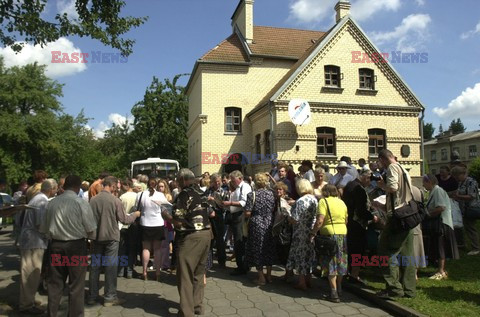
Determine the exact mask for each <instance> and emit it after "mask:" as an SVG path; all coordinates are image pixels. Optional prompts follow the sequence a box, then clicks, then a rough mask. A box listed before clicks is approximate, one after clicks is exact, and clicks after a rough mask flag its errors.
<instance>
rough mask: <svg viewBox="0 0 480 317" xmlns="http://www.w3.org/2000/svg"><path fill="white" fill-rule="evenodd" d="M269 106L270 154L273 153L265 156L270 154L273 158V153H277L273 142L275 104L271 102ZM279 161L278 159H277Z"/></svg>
mask: <svg viewBox="0 0 480 317" xmlns="http://www.w3.org/2000/svg"><path fill="white" fill-rule="evenodd" d="M268 104H269V106H270V109H269V112H270V145H271V146H270V152H271V153H265V154H270V157H272V154H273V153H276V152H275V147H276V146H275V143H274V142H273V140H274V139H273V132H274V131H273V128H274V127H273V125H274V122H273V102H272V101H269V102H268ZM277 159H278V158H277Z"/></svg>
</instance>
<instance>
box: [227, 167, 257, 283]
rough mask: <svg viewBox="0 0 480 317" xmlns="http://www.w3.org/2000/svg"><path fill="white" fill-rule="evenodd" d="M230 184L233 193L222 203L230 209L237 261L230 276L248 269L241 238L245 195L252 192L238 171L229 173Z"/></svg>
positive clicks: (244, 272)
mask: <svg viewBox="0 0 480 317" xmlns="http://www.w3.org/2000/svg"><path fill="white" fill-rule="evenodd" d="M230 182H232V184H233V185H234V186H235V191H234V192H233V193H232V195H231V196H230V201H226V202H224V206H225V207H228V208H230V214H231V215H232V223H231V228H232V232H233V239H234V252H235V258H236V260H237V268H236V269H235V271H233V272H232V273H231V275H242V274H247V271H248V268H247V266H246V265H245V261H244V257H245V241H244V238H243V230H242V229H243V222H244V221H245V215H244V209H243V208H244V207H245V204H246V203H247V195H248V193H250V192H252V188H251V187H250V185H248V184H247V183H245V182H244V181H243V174H242V173H241V172H240V171H233V172H231V173H230Z"/></svg>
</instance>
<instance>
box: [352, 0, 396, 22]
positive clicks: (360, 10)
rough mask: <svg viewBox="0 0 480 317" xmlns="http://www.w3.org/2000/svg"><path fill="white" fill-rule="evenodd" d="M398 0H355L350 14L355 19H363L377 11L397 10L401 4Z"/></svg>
mask: <svg viewBox="0 0 480 317" xmlns="http://www.w3.org/2000/svg"><path fill="white" fill-rule="evenodd" d="M401 4H402V3H401V1H400V0H383V1H372V0H357V1H355V2H352V8H351V10H352V16H353V17H354V18H355V20H358V21H365V20H367V19H368V18H370V17H371V16H373V15H374V14H375V13H377V12H379V11H394V12H395V11H397V10H398V9H399V8H400V6H401Z"/></svg>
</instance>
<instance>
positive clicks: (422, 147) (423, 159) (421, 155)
mask: <svg viewBox="0 0 480 317" xmlns="http://www.w3.org/2000/svg"><path fill="white" fill-rule="evenodd" d="M424 118H425V109H423V110H422V116H421V117H420V142H421V143H420V157H421V159H422V169H421V171H420V172H421V174H422V175H424V174H425V146H424V144H423V119H424Z"/></svg>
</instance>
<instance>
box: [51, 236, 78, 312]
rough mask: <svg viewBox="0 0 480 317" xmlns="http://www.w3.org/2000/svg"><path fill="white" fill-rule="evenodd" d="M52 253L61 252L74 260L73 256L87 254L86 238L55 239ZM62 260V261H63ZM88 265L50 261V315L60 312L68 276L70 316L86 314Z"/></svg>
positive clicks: (52, 244)
mask: <svg viewBox="0 0 480 317" xmlns="http://www.w3.org/2000/svg"><path fill="white" fill-rule="evenodd" d="M50 249H51V254H59V255H60V256H62V259H64V257H67V258H68V259H69V261H68V262H70V263H71V262H72V261H71V259H72V256H86V255H87V244H86V242H85V239H80V240H73V241H58V240H53V241H52V242H51V245H50ZM62 262H63V261H61V262H60V263H62ZM86 273H87V266H82V265H74V266H67V265H58V266H57V265H56V266H53V265H52V263H50V269H49V271H48V277H47V283H48V308H47V311H48V316H49V317H55V316H57V313H58V307H59V305H60V300H61V298H62V294H63V289H64V287H65V281H66V280H67V277H68V286H69V294H68V316H69V317H79V316H83V314H84V298H85V275H86Z"/></svg>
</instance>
